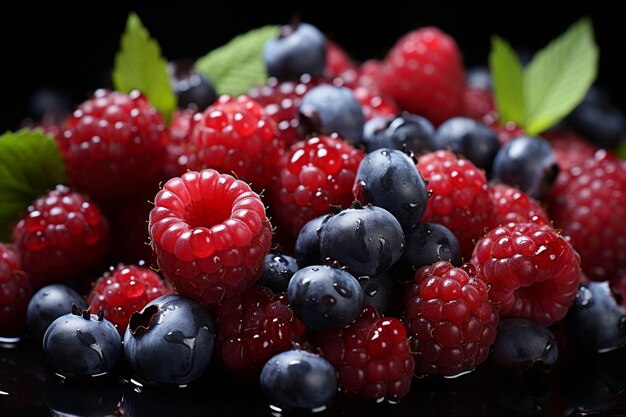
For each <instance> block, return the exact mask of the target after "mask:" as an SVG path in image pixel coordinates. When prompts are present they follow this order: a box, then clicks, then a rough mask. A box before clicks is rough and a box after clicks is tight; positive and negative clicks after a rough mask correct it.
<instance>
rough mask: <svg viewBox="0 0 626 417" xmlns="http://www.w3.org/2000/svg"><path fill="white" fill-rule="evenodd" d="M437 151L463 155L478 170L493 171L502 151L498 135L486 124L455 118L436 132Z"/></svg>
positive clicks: (446, 122)
mask: <svg viewBox="0 0 626 417" xmlns="http://www.w3.org/2000/svg"><path fill="white" fill-rule="evenodd" d="M435 143H436V144H437V149H449V150H450V151H452V152H454V153H456V154H461V155H463V156H464V157H466V158H467V159H469V160H470V161H472V163H473V164H474V165H476V166H477V167H478V168H482V169H484V170H485V171H486V172H490V171H491V165H492V163H493V159H494V157H495V156H496V153H497V152H498V149H500V142H499V141H498V135H497V134H496V132H494V131H493V130H491V129H490V128H489V127H487V126H485V125H484V124H482V123H480V122H478V121H476V120H473V119H469V118H467V117H453V118H452V119H448V120H446V121H445V122H443V123H442V124H441V126H439V127H438V128H437V131H436V132H435Z"/></svg>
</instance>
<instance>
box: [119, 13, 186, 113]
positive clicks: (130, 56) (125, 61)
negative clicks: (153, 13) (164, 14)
mask: <svg viewBox="0 0 626 417" xmlns="http://www.w3.org/2000/svg"><path fill="white" fill-rule="evenodd" d="M113 84H114V86H115V89H116V90H118V91H121V92H124V93H128V92H130V91H132V90H134V89H138V90H140V91H141V92H142V93H144V94H145V95H146V97H147V98H148V101H150V104H152V105H153V106H154V107H156V109H157V110H159V111H160V112H161V114H163V117H164V118H165V120H166V122H169V120H170V118H171V116H172V113H173V112H174V110H175V108H176V97H175V96H174V92H173V91H172V86H171V84H170V79H169V76H168V73H167V61H166V60H165V58H163V56H162V55H161V48H160V47H159V44H158V43H157V42H156V41H155V40H154V39H152V38H150V34H149V33H148V31H147V30H146V28H145V27H144V26H143V25H142V23H141V20H140V19H139V17H138V16H137V15H136V14H135V13H131V14H130V15H129V16H128V21H127V22H126V30H125V31H124V34H123V35H122V40H121V42H120V50H119V51H118V53H117V55H116V56H115V67H114V68H113Z"/></svg>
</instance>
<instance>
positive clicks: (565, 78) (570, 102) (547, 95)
mask: <svg viewBox="0 0 626 417" xmlns="http://www.w3.org/2000/svg"><path fill="white" fill-rule="evenodd" d="M597 69H598V46H597V45H596V43H595V40H594V37H593V26H592V24H591V21H590V20H589V19H587V18H583V19H581V20H580V21H578V22H577V23H575V24H573V25H572V26H571V27H570V28H569V29H568V30H567V31H566V32H565V33H563V34H562V35H561V36H559V37H558V38H557V39H555V40H554V41H552V42H551V43H550V44H548V46H546V47H545V48H543V49H542V50H541V51H539V52H538V53H537V54H536V55H535V57H534V58H533V60H532V61H531V62H530V64H529V65H528V68H527V69H526V71H525V73H524V102H525V105H526V106H525V117H524V123H523V125H524V128H525V129H526V131H527V132H528V133H530V134H531V135H534V134H538V133H541V132H543V131H544V130H546V129H548V128H549V127H551V126H553V125H554V124H555V123H557V122H558V121H559V120H561V119H562V118H563V117H565V116H566V115H567V114H569V113H570V112H571V111H572V110H573V109H574V108H575V107H576V106H577V105H578V103H580V101H581V100H582V99H583V98H584V96H585V94H586V92H587V90H588V89H589V87H590V86H591V85H592V84H593V82H594V80H595V79H596V75H597Z"/></svg>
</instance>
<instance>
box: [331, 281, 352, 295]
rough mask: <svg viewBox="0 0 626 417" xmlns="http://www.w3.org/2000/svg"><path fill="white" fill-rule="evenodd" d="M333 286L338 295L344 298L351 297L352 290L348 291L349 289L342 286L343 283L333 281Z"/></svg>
mask: <svg viewBox="0 0 626 417" xmlns="http://www.w3.org/2000/svg"><path fill="white" fill-rule="evenodd" d="M333 287H334V288H335V291H337V294H339V295H340V296H342V297H344V298H352V291H350V290H349V289H347V288H346V287H344V286H343V285H341V284H339V283H337V282H334V283H333Z"/></svg>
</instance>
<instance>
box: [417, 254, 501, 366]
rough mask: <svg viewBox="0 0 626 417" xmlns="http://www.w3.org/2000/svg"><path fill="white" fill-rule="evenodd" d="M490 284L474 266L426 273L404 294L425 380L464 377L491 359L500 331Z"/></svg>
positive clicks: (441, 266) (444, 265)
mask: <svg viewBox="0 0 626 417" xmlns="http://www.w3.org/2000/svg"><path fill="white" fill-rule="evenodd" d="M488 295H490V294H488V288H487V284H486V283H485V282H484V281H483V280H481V279H480V278H478V277H477V276H476V269H475V268H474V267H473V266H472V265H471V264H464V265H463V266H461V267H460V268H455V267H454V266H452V264H450V263H449V262H446V261H439V262H435V263H434V264H432V265H431V266H427V267H423V268H420V269H419V270H418V271H417V273H416V274H415V284H412V285H411V286H410V287H408V288H407V289H406V291H405V293H404V305H405V308H406V314H405V323H406V324H407V327H408V329H409V335H410V337H411V351H412V352H413V353H414V354H415V365H416V368H417V370H418V371H420V372H422V373H423V374H425V375H435V374H443V375H448V376H453V375H458V374H461V373H463V372H467V371H470V370H472V369H473V368H474V367H475V366H476V365H478V364H480V363H482V362H483V361H484V360H485V359H487V355H488V354H489V347H490V346H491V345H492V344H493V342H494V340H495V337H496V328H497V327H498V313H497V312H496V309H495V308H494V306H493V305H492V304H491V302H489V297H488Z"/></svg>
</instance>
